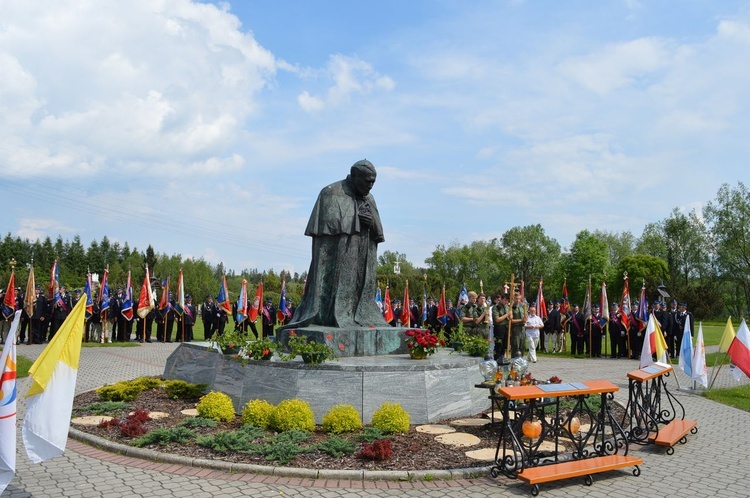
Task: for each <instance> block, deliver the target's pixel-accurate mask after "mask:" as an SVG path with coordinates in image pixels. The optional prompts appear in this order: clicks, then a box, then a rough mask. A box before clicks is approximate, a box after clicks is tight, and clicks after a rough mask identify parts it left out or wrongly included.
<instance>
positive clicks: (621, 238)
mask: <svg viewBox="0 0 750 498" xmlns="http://www.w3.org/2000/svg"><path fill="white" fill-rule="evenodd" d="M594 235H595V236H596V237H597V238H599V239H600V240H601V241H602V242H604V243H605V244H607V248H608V250H609V265H610V266H612V267H615V266H617V264H618V263H619V262H620V260H621V259H622V258H624V257H625V256H630V255H632V254H634V251H635V244H636V240H635V236H634V235H633V234H632V233H631V232H629V231H625V232H620V233H616V232H608V231H602V230H594Z"/></svg>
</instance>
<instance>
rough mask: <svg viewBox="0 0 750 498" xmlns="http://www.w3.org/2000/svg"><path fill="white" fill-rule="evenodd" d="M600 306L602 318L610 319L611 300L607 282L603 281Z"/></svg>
mask: <svg viewBox="0 0 750 498" xmlns="http://www.w3.org/2000/svg"><path fill="white" fill-rule="evenodd" d="M599 306H600V309H601V312H602V318H604V319H605V320H606V321H609V300H608V299H607V283H606V282H602V294H601V296H600V297H599Z"/></svg>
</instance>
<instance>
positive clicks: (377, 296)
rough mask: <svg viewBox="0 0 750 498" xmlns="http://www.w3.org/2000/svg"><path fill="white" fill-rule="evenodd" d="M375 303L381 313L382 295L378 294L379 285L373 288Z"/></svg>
mask: <svg viewBox="0 0 750 498" xmlns="http://www.w3.org/2000/svg"><path fill="white" fill-rule="evenodd" d="M375 305H376V306H377V307H378V309H379V310H380V314H381V315H382V314H383V297H382V296H381V295H380V286H379V285H378V288H377V289H375Z"/></svg>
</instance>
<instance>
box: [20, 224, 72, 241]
mask: <svg viewBox="0 0 750 498" xmlns="http://www.w3.org/2000/svg"><path fill="white" fill-rule="evenodd" d="M49 233H55V234H60V235H68V236H70V235H73V234H75V230H74V229H73V228H71V227H70V225H68V224H66V223H64V222H62V221H60V220H56V219H52V218H21V219H20V220H18V230H17V234H18V236H19V237H21V238H27V239H29V240H32V241H35V240H41V239H44V238H45V237H46V236H47V234H49Z"/></svg>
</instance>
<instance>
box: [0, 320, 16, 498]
mask: <svg viewBox="0 0 750 498" xmlns="http://www.w3.org/2000/svg"><path fill="white" fill-rule="evenodd" d="M20 321H21V310H18V311H16V312H15V316H14V317H13V322H12V323H11V325H10V331H9V332H8V337H7V339H6V340H5V345H4V346H3V353H2V355H1V356H0V493H2V492H3V491H4V490H5V488H6V487H7V486H8V484H9V483H10V481H11V480H12V479H13V475H14V474H15V473H16V400H17V398H18V386H17V384H16V330H17V329H18V323H19V322H20Z"/></svg>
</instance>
